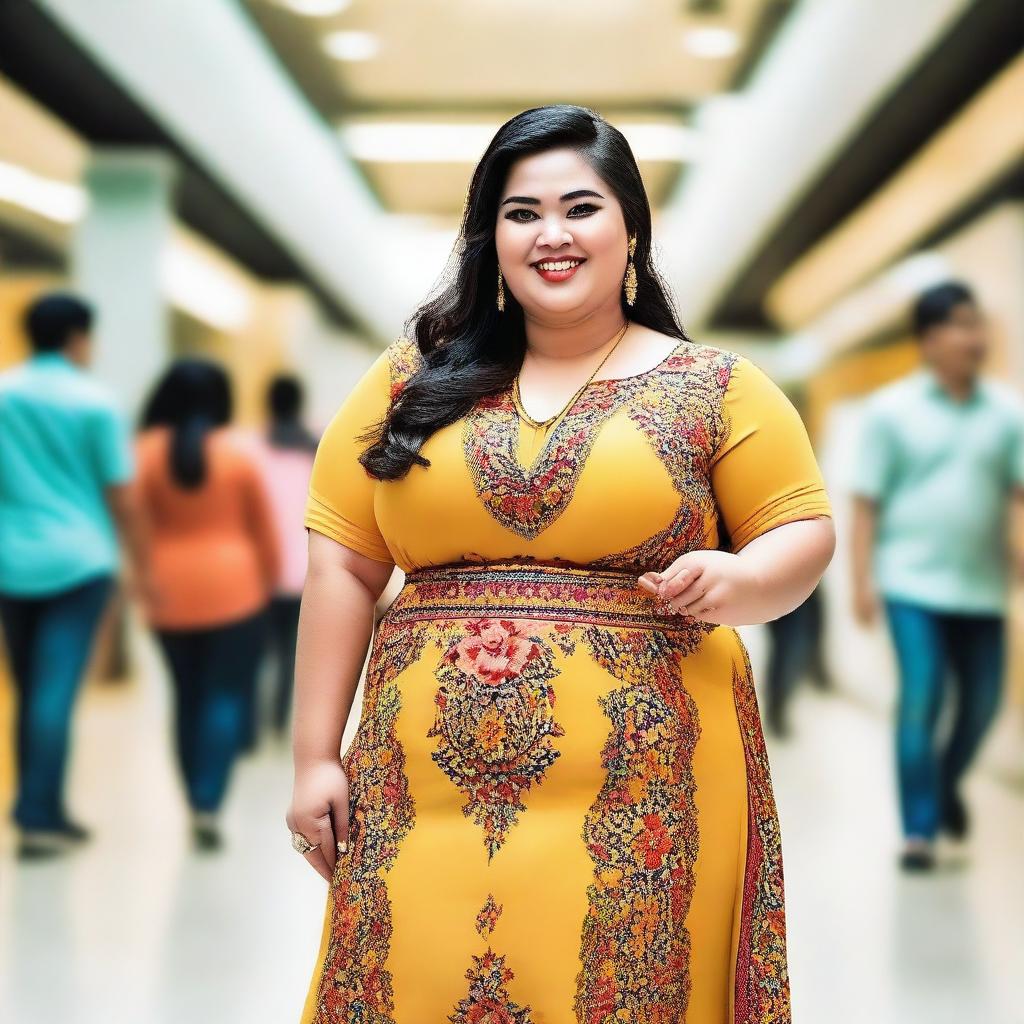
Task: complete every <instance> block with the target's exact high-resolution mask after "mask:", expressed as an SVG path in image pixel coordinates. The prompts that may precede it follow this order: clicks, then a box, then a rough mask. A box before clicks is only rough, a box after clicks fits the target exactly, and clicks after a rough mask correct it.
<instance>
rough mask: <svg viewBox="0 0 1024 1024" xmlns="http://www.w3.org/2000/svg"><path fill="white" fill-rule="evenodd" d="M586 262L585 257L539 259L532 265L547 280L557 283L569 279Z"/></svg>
mask: <svg viewBox="0 0 1024 1024" xmlns="http://www.w3.org/2000/svg"><path fill="white" fill-rule="evenodd" d="M586 262H587V261H586V260H584V259H562V260H538V261H537V262H536V263H534V264H532V266H533V269H534V270H536V271H537V273H538V274H540V276H541V277H542V278H544V280H545V281H550V282H551V283H552V284H557V283H558V282H560V281H568V280H569V278H571V277H573V276H574V275H575V273H576V271H577V270H579V268H580V267H581V266H583V264H584V263H586Z"/></svg>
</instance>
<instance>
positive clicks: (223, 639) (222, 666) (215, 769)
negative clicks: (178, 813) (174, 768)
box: [157, 611, 266, 812]
mask: <svg viewBox="0 0 1024 1024" xmlns="http://www.w3.org/2000/svg"><path fill="white" fill-rule="evenodd" d="M265 623H266V619H265V613H264V612H262V611H261V612H259V613H258V614H256V615H252V616H250V617H248V618H246V619H241V620H240V621H238V622H232V623H229V624H227V625H224V626H215V627H212V628H209V629H184V630H178V629H175V630H158V631H157V636H158V637H159V639H160V644H161V646H162V647H163V650H164V654H165V656H166V658H167V662H168V665H169V666H170V670H171V677H172V681H173V683H174V690H175V704H176V707H175V748H176V752H177V756H178V765H179V767H180V769H181V773H182V777H183V778H184V781H185V789H186V792H187V794H188V801H189V804H190V806H191V807H192V808H193V810H196V811H210V812H212V811H216V810H218V809H219V807H220V805H221V802H222V801H223V799H224V794H225V792H226V791H227V786H228V780H229V778H230V775H231V769H232V767H233V766H234V763H235V759H236V757H237V756H238V754H239V752H240V751H241V750H242V749H243V747H244V745H245V742H246V734H247V728H248V720H249V714H250V708H251V706H252V703H253V695H254V690H255V686H256V672H257V669H258V667H259V663H260V658H261V656H262V651H263V635H264V630H265Z"/></svg>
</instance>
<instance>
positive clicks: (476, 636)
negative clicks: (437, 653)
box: [455, 619, 536, 686]
mask: <svg viewBox="0 0 1024 1024" xmlns="http://www.w3.org/2000/svg"><path fill="white" fill-rule="evenodd" d="M468 625H469V629H470V635H469V636H467V637H464V638H463V639H462V640H460V641H459V642H458V644H456V646H455V664H456V666H457V667H458V668H459V669H461V670H462V671H463V672H465V673H466V674H467V675H471V676H475V677H476V678H477V679H479V680H481V681H482V682H484V683H487V684H488V686H497V685H498V684H499V683H500V682H502V681H503V680H505V679H511V678H512V677H513V676H517V675H519V673H520V672H522V670H523V668H524V667H525V666H526V663H527V662H528V661H529V660H530V658H531V657H533V655H534V654H535V653H536V651H535V650H534V643H533V641H532V640H531V639H530V638H529V637H528V636H527V635H526V632H525V630H524V628H523V626H521V625H520V624H519V623H516V622H510V621H508V620H505V619H502V620H496V619H475V620H473V621H471V622H470V623H469V624H468Z"/></svg>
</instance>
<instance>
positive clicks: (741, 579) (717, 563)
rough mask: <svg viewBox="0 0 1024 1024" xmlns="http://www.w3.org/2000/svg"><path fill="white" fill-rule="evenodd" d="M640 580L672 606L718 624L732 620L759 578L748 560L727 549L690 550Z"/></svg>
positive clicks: (677, 610)
mask: <svg viewBox="0 0 1024 1024" xmlns="http://www.w3.org/2000/svg"><path fill="white" fill-rule="evenodd" d="M638 579H639V584H640V586H642V587H643V588H644V589H645V590H646V591H647V592H648V593H649V594H652V595H654V596H655V597H657V598H658V599H659V600H661V601H663V602H665V603H666V604H667V605H668V607H669V609H671V610H672V611H674V612H678V613H680V614H682V615H690V616H692V617H693V618H695V619H702V620H703V621H705V622H712V623H715V624H716V625H721V624H726V623H729V621H730V619H732V618H736V617H737V613H738V611H739V609H740V608H741V606H742V605H743V603H744V602H745V600H746V599H747V597H748V596H749V595H750V594H751V592H752V591H753V590H754V589H755V588H756V587H757V585H758V581H757V578H756V577H755V575H754V573H753V571H752V570H751V568H750V566H749V565H748V564H747V563H746V561H745V560H744V559H742V558H740V557H739V555H734V554H732V553H730V552H728V551H711V550H700V551H687V552H686V554H685V555H680V556H679V557H678V558H677V559H676V560H675V561H674V562H673V563H672V564H671V565H670V566H669V567H668V568H667V569H665V570H663V571H662V572H655V571H651V572H645V573H644V574H643V575H642V576H640V577H639V578H638Z"/></svg>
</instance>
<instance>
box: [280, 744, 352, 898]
mask: <svg viewBox="0 0 1024 1024" xmlns="http://www.w3.org/2000/svg"><path fill="white" fill-rule="evenodd" d="M348 816H349V811H348V779H347V778H346V776H345V771H344V769H343V768H342V767H341V762H340V761H320V762H316V763H314V764H311V765H309V766H306V767H303V768H297V769H296V771H295V785H294V788H293V791H292V803H291V806H290V807H289V808H288V813H287V814H286V815H285V823H286V824H287V825H288V828H289V830H290V831H292V832H301V833H302V834H303V835H304V836H305V837H306V838H307V839H308V840H309V841H310V842H311V843H318V844H319V845H318V846H317V848H316V849H315V850H310V852H309V853H306V854H303V856H304V857H305V858H306V860H308V861H309V863H310V864H312V865H313V867H314V868H315V869H316V870H317V871H318V872H319V873H320V874H321V875H322V876H323V877H324V878H325V879H326V880H327V881H328V882H330V881H331V879H332V878H333V876H334V868H335V865H336V863H337V859H338V857H339V856H341V857H344V856H345V855H346V854H347V852H348Z"/></svg>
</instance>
